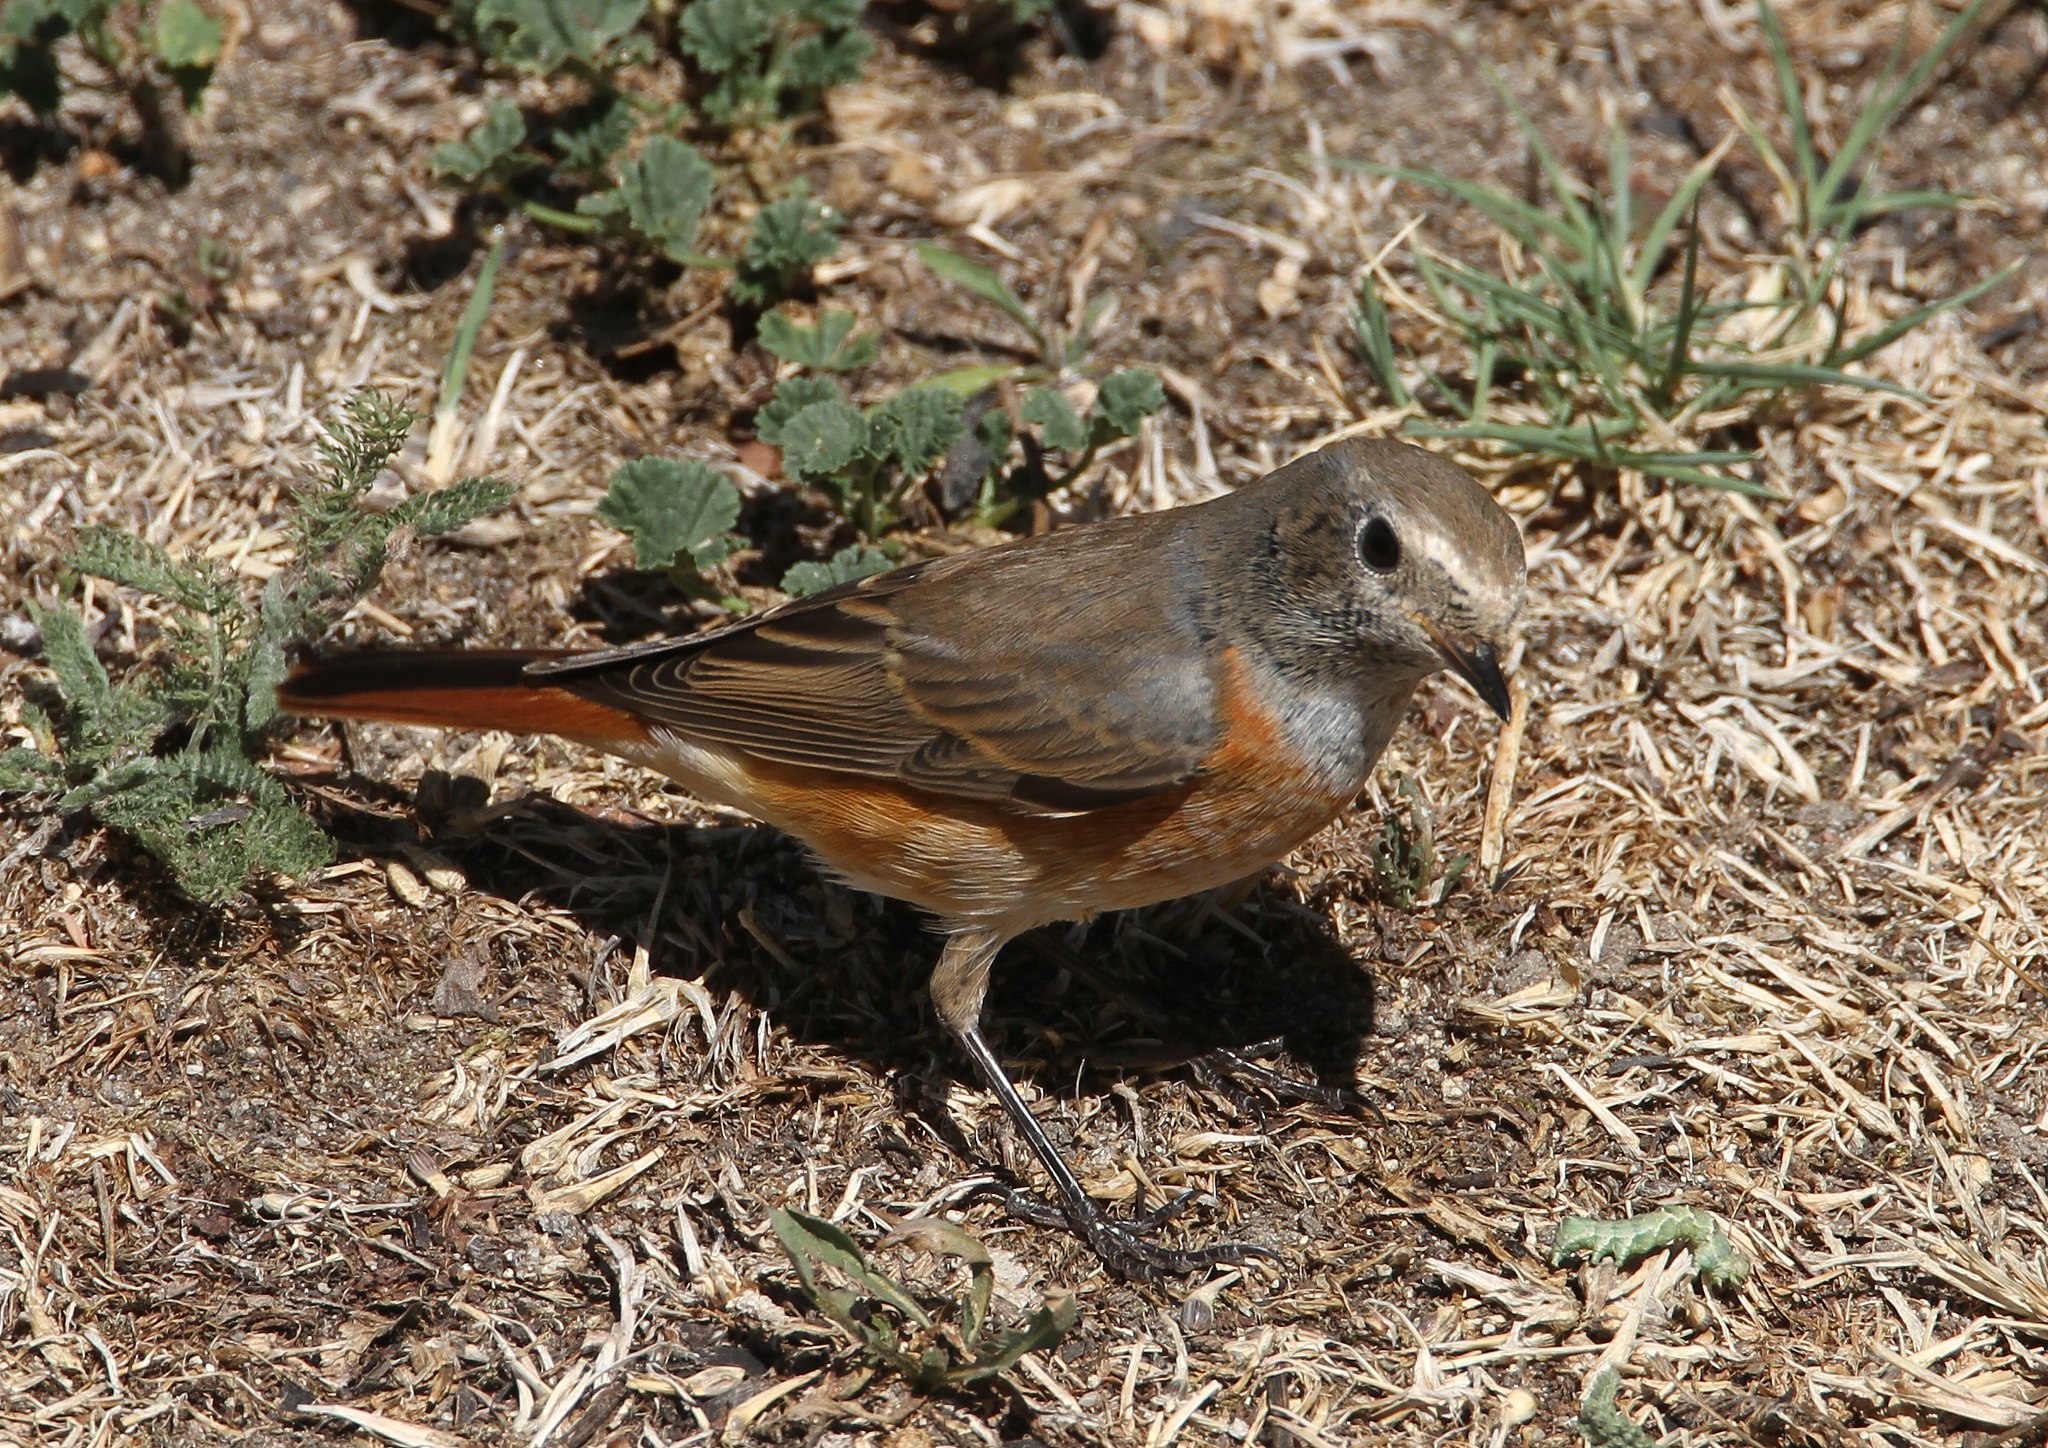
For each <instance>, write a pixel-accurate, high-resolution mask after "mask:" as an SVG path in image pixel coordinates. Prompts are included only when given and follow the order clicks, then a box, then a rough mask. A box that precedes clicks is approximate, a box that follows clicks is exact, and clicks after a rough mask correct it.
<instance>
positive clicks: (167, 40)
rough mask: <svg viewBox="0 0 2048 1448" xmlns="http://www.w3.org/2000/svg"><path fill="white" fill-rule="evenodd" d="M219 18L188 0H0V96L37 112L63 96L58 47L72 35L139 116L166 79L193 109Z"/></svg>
mask: <svg viewBox="0 0 2048 1448" xmlns="http://www.w3.org/2000/svg"><path fill="white" fill-rule="evenodd" d="M221 37H222V30H221V23H220V21H218V20H216V19H214V18H213V16H211V15H209V14H208V13H207V12H206V11H204V10H202V9H200V8H199V6H198V5H196V4H194V3H193V0H162V3H161V4H152V3H150V0H129V3H126V4H124V3H122V0H6V3H5V4H0V96H8V95H12V96H17V97H19V98H20V99H21V101H22V102H23V103H24V104H26V105H27V106H28V107H29V109H30V110H32V111H34V112H36V113H37V114H38V115H50V114H53V113H54V112H55V111H56V109H57V107H58V105H59V104H61V103H62V101H63V99H64V72H63V71H62V70H61V69H60V67H59V65H58V56H59V54H60V50H59V46H60V44H61V43H62V42H63V41H66V40H72V39H75V40H76V41H77V44H78V47H79V49H80V50H81V51H82V52H83V53H84V55H85V56H86V58H87V59H89V60H91V61H92V63H93V64H94V65H95V66H97V67H98V68H99V70H100V71H101V73H102V75H103V76H104V81H103V83H102V88H104V89H108V90H114V91H118V92H121V93H123V94H125V95H127V96H128V97H129V98H130V99H131V100H133V101H136V102H137V105H138V109H141V110H143V112H144V118H145V120H147V119H149V118H150V117H151V116H153V115H154V114H155V111H156V109H157V108H156V104H155V101H154V95H155V92H156V91H157V89H158V88H159V87H161V86H162V85H163V84H165V83H168V84H169V85H170V86H171V87H172V88H173V89H175V90H176V91H177V92H178V94H179V96H180V97H181V98H182V99H183V101H184V103H185V106H186V108H187V109H196V108H197V107H198V105H199V101H200V97H201V96H202V94H203V93H204V92H205V90H206V83H207V82H208V81H209V80H211V79H212V77H213V67H214V65H215V64H216V63H217V62H218V61H219V60H220V48H221Z"/></svg>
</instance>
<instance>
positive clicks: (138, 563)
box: [0, 393, 511, 905]
mask: <svg viewBox="0 0 2048 1448" xmlns="http://www.w3.org/2000/svg"><path fill="white" fill-rule="evenodd" d="M412 423H413V417H412V414H411V413H409V412H407V411H405V410H404V409H403V408H400V407H398V406H396V405H395V404H393V403H391V402H388V401H386V400H385V399H383V398H381V397H379V396H377V395H376V394H374V393H364V394H361V395H359V396H357V397H356V398H354V399H353V400H351V401H350V403H349V404H348V407H347V409H346V410H345V411H344V413H343V415H342V417H341V418H340V419H339V420H338V421H337V422H336V423H335V425H334V427H333V428H332V430H331V431H330V433H329V435H328V437H327V440H326V441H325V442H324V443H323V444H322V446H321V456H322V458H323V460H324V462H325V464H326V468H325V474H324V476H322V477H320V478H318V479H316V480H314V481H313V482H312V483H310V484H309V485H308V486H306V487H305V488H304V489H302V490H301V491H300V492H299V494H298V495H297V497H296V499H295V500H294V504H293V507H292V509H291V511H290V513H289V515H288V522H287V527H288V530H289V533H290V536H291V542H292V547H293V560H292V562H291V564H290V565H289V566H288V567H286V568H285V569H283V570H282V571H281V572H279V573H277V574H276V575H274V576H273V577H272V578H271V579H270V581H269V582H268V583H267V584H265V585H264V588H263V591H262V594H261V596H260V597H259V598H258V600H257V601H256V602H255V604H254V605H253V606H252V605H251V604H249V603H248V602H246V601H245V600H244V599H243V597H242V592H241V589H240V588H239V587H238V586H237V585H236V583H235V580H234V579H233V578H232V577H230V576H229V575H227V574H226V573H225V572H223V571H222V570H221V569H219V568H217V567H215V566H213V565H211V564H208V563H206V562H203V561H201V560H197V559H180V558H175V557H173V556H172V555H171V554H170V553H168V552H167V551H166V550H164V549H162V548H159V547H158V546H157V545H155V544H153V543H151V542H149V541H148V540H146V539H144V538H141V537H138V536H137V535H135V534H133V533H129V532H126V531H124V530H122V529H119V528H108V527H97V528H88V529H86V530H85V531H83V532H82V533H81V534H80V535H79V539H78V545H77V547H76V548H75V549H74V550H73V552H72V554H71V557H70V560H69V561H70V566H71V567H72V568H74V569H76V570H77V571H79V572H81V573H88V574H91V575H93V576H95V577H99V578H104V579H107V580H109V581H110V582H113V583H116V584H119V585H121V586H123V587H126V588H132V589H135V590H137V591H138V592H141V593H146V594H149V595H151V596H153V597H155V598H159V599H162V600H163V601H164V602H165V603H167V604H169V605H170V608H169V611H168V616H167V626H166V634H165V638H164V641H163V643H162V645H161V646H160V647H159V648H158V649H157V650H156V652H155V654H154V655H153V656H152V657H151V658H150V659H149V660H148V661H147V666H146V667H145V668H144V669H142V670H139V671H138V672H137V674H136V675H135V676H133V677H130V678H127V679H124V680H122V681H121V682H118V683H117V682H115V681H114V680H113V679H112V678H111V677H110V676H109V675H108V673H107V670H106V667H105V666H104V665H103V664H102V663H101V662H100V660H99V657H98V655H97V654H95V653H94V651H93V648H92V644H91V641H90V639H89V638H88V637H87V634H86V628H85V621H84V619H83V618H82V617H80V615H79V614H78V613H77V612H75V611H74V610H72V609H69V608H64V607H54V608H42V609H36V610H35V611H34V617H35V622H36V625H37V627H38V628H39V630H40V631H41V634H42V640H43V661H44V663H45V664H46V665H47V666H48V667H49V669H50V672H51V673H52V674H53V675H54V676H55V683H56V694H57V701H58V708H57V710H56V712H55V713H54V714H53V713H49V712H46V711H44V710H42V709H39V708H37V707H36V706H34V705H33V704H30V705H25V706H24V708H23V716H24V721H25V722H26V723H27V725H28V728H29V732H30V733H31V734H32V735H33V736H34V737H35V740H36V743H35V746H34V747H18V748H13V749H9V750H7V751H5V752H4V753H0V791H10V792H15V793H27V794H31V795H36V796H45V797H51V798H52V799H53V801H54V804H55V807H56V808H57V809H58V810H60V811H63V812H65V813H67V814H68V813H73V812H88V813H90V814H91V815H92V816H93V818H95V819H97V820H98V821H100V823H102V824H105V825H109V826H111V827H114V828H117V829H120V830H124V831H126V832H127V833H128V834H130V835H132V836H133V837H134V838H135V839H136V841H137V842H138V843H140V844H141V845H142V847H143V848H144V849H145V850H147V851H148V852H149V853H150V854H152V855H154V856H156V857H157V858H158V859H159V860H161V861H162V862H163V863H164V865H165V866H166V867H167V868H168V869H169V870H170V872H171V874H172V875H173V877H174V878H175V879H176V880H177V882H178V884H179V885H180V886H181V887H183V889H184V890H185V891H186V893H187V894H189V895H191V896H192V898H194V899H195V900H198V901H201V902H202V903H205V904H210V905H217V904H221V903H224V902H225V901H227V900H230V899H232V898H234V896H235V895H236V894H237V893H239V892H240V891H241V889H242V888H243V887H244V886H245V885H246V884H247V883H248V881H249V880H250V879H251V878H252V877H253V876H255V875H257V874H259V873H262V872H275V873H278V874H283V875H299V874H303V873H305V872H306V871H308V870H311V869H314V868H317V867H318V866H320V865H322V864H325V863H326V862H327V861H328V860H329V859H330V858H332V847H331V846H330V844H329V842H328V840H327V838H326V836H325V835H323V834H322V833H321V832H320V829H319V827H318V826H317V825H315V824H314V823H313V821H312V820H311V819H309V818H308V817H307V816H306V815H305V814H304V812H303V811H301V810H300V809H299V808H298V807H297V806H296V805H295V804H293V803H292V801H291V799H290V798H289V797H288V796H287V795H286V793H285V791H284V789H283V787H282V786H281V785H280V784H279V783H278V782H277V780H276V779H275V778H273V777H272V776H270V775H269V774H266V773H264V772H263V770H262V769H261V768H259V767H258V766H257V764H256V762H255V760H256V758H257V757H258V755H259V754H260V752H261V749H262V744H263V739H264V736H265V735H266V733H267V732H268V730H269V729H270V727H271V725H272V724H273V723H274V722H275V720H276V718H277V706H276V703H275V700H274V697H273V691H274V690H275V688H276V686H277V684H278V683H279V682H280V681H281V680H282V679H283V678H284V674H285V652H286V650H287V648H288V647H289V646H290V645H291V644H292V643H294V642H295V641H296V640H299V639H302V638H305V637H307V636H308V635H310V634H313V633H316V632H318V631H319V630H320V629H322V628H324V627H325V626H326V625H327V624H328V623H330V622H331V621H332V620H333V619H335V618H336V617H338V616H339V615H340V613H341V612H342V611H343V610H344V609H346V608H347V607H348V605H349V604H350V603H352V602H354V601H355V600H356V599H357V598H359V597H361V596H362V594H363V593H364V592H366V591H367V590H368V589H369V587H370V585H371V584H373V583H374V582H375V581H376V579H377V575H378V574H379V572H381V571H382V569H383V567H384V562H385V559H386V558H387V557H388V556H389V553H390V549H391V547H392V543H393V540H394V539H395V538H396V537H398V536H399V535H400V534H401V533H405V532H410V533H417V534H434V533H445V532H448V531H449V530H451V529H454V528H459V527H461V526H462V525H463V524H464V523H467V522H469V521H470V520H471V519H472V518H475V517H476V516H478V515H479V514H481V513H484V512H487V511H489V510H490V509H492V508H495V507H497V506H499V505H500V504H501V503H503V502H504V501H505V500H506V499H507V498H509V497H510V496H511V489H510V488H509V487H508V486H507V485H505V484H503V483H498V482H493V481H490V480H489V479H484V478H466V479H464V480H462V481H461V482H458V483H455V484H453V485H451V486H449V487H446V488H442V489H440V490H438V491H436V492H430V493H422V494H418V495H416V496H414V497H411V498H408V499H407V500H406V501H404V502H403V503H400V504H399V505H398V506H397V507H396V508H393V509H391V510H390V511H388V512H382V513H378V512H371V511H369V510H366V509H364V508H363V507H362V506H361V501H362V497H363V495H364V494H365V493H366V492H368V491H369V489H370V487H371V485H372V484H373V483H375V482H376V480H377V477H378V475H379V474H380V473H381V472H382V471H383V469H384V466H385V464H386V463H388V462H389V461H390V460H391V458H392V457H393V456H395V455H396V454H397V452H398V450H399V449H400V448H401V447H402V446H403V445H404V443H405V439H406V436H407V434H408V432H409V431H410V429H411V427H412Z"/></svg>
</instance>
